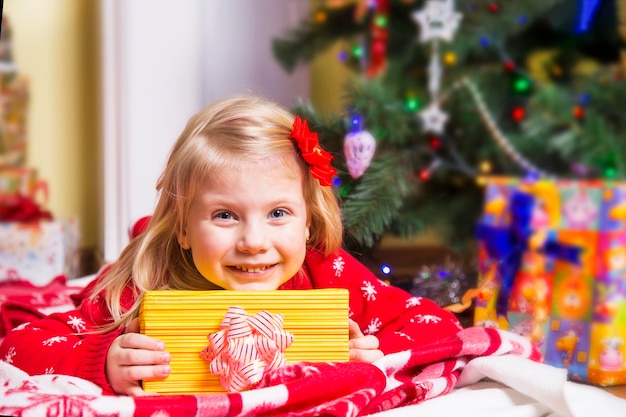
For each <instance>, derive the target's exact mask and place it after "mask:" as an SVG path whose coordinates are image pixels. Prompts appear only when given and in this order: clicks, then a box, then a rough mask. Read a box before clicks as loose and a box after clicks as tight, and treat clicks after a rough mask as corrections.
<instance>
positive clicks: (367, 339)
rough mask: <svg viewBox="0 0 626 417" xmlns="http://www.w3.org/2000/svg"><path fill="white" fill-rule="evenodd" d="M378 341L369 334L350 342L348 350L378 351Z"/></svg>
mask: <svg viewBox="0 0 626 417" xmlns="http://www.w3.org/2000/svg"><path fill="white" fill-rule="evenodd" d="M379 344H380V341H379V340H378V338H377V337H376V336H373V335H371V334H369V335H367V336H363V337H359V338H356V339H351V340H350V348H352V349H373V350H375V349H378V346H379Z"/></svg>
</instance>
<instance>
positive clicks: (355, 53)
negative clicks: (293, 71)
mask: <svg viewBox="0 0 626 417" xmlns="http://www.w3.org/2000/svg"><path fill="white" fill-rule="evenodd" d="M332 3H333V4H334V6H343V5H345V4H346V3H347V2H346V1H333V2H332ZM356 3H357V7H356V12H355V16H357V15H358V16H359V17H358V18H360V19H362V18H363V16H364V15H365V14H366V12H367V11H369V12H370V13H372V19H371V25H370V31H371V34H370V35H371V36H370V38H369V42H370V44H369V46H364V45H363V44H362V43H357V44H356V45H353V46H352V48H351V50H350V51H342V52H341V53H340V56H339V59H340V60H341V61H347V60H348V59H350V58H352V59H358V60H359V62H360V63H361V67H362V70H363V73H364V74H366V76H367V77H373V76H375V75H376V74H378V73H379V72H380V71H382V70H383V68H384V60H385V56H384V54H385V50H386V44H385V42H386V40H387V37H388V36H387V35H388V25H389V10H390V7H391V2H390V0H356ZM600 3H601V0H580V1H579V6H578V15H577V19H576V31H577V32H578V33H582V32H586V31H588V30H589V28H590V25H591V22H592V20H593V16H594V14H595V12H596V11H597V9H598V6H599V4H600ZM327 4H330V2H329V3H327ZM465 7H466V12H472V11H474V10H476V7H477V6H476V5H475V4H473V3H471V2H470V3H466V4H465ZM486 7H487V8H488V11H489V12H490V13H492V14H497V13H499V11H500V6H499V5H498V3H496V2H489V3H488V4H487V5H486ZM412 18H413V20H414V21H415V22H416V24H417V25H418V26H419V29H420V30H419V41H420V42H421V43H430V49H431V54H430V62H429V64H428V66H427V71H428V86H427V87H428V88H427V89H428V92H429V95H430V100H429V103H428V104H427V105H426V106H423V105H422V103H421V102H420V100H419V98H418V97H417V96H416V95H415V94H414V93H411V92H409V93H408V94H407V97H406V99H405V102H404V105H405V108H406V109H407V110H409V111H414V112H416V114H417V116H418V118H419V119H420V121H421V125H422V130H423V131H424V133H425V134H426V136H427V137H428V143H429V145H430V147H431V149H432V150H433V151H434V152H432V154H433V159H432V161H431V162H429V163H428V164H427V165H426V166H424V167H422V168H420V169H419V170H418V171H417V172H416V175H417V176H418V178H420V179H421V180H422V181H427V180H428V179H430V178H431V176H432V174H433V173H434V172H435V171H436V170H437V169H440V168H453V169H456V170H458V171H461V172H462V173H464V174H467V175H471V176H473V177H474V178H475V179H476V180H477V181H478V182H479V183H480V182H481V181H482V179H483V178H484V174H487V173H488V171H489V169H490V167H491V164H490V163H489V162H488V161H483V162H482V163H480V165H479V167H478V168H477V169H472V168H470V167H468V166H467V165H466V164H459V163H458V159H459V158H457V161H456V162H457V163H453V162H451V161H444V160H442V159H441V158H439V157H438V156H437V153H438V152H436V151H438V150H439V149H441V147H442V146H443V143H444V142H445V143H446V144H447V146H448V147H451V148H453V144H452V143H451V142H452V141H449V140H446V141H443V140H442V138H441V137H440V135H444V131H445V125H446V123H447V122H448V115H447V114H446V113H445V111H443V110H442V108H441V105H442V104H443V102H444V101H445V99H446V98H447V97H449V95H450V94H451V92H453V91H455V90H458V89H459V88H460V87H465V88H467V90H468V91H469V93H470V96H471V97H472V99H473V101H474V103H475V105H476V107H477V110H478V113H479V115H480V118H481V120H482V121H483V123H484V125H485V127H486V128H487V130H488V132H489V137H490V138H491V139H492V140H493V141H494V143H495V144H496V145H497V146H498V148H499V149H501V150H502V152H503V153H504V154H506V155H507V156H508V157H509V158H510V159H511V160H512V161H513V162H514V163H515V164H517V165H518V166H519V167H520V168H521V169H523V170H524V171H525V172H527V173H528V174H529V175H533V176H553V175H551V174H549V173H548V172H546V171H545V170H542V169H540V168H539V167H537V166H535V165H534V164H532V163H531V162H530V161H528V160H527V159H526V158H524V157H523V156H522V155H521V154H520V153H519V152H518V151H517V150H516V149H515V147H514V146H513V145H512V144H511V142H510V141H509V139H508V138H507V137H506V136H505V135H504V133H503V131H502V129H501V128H500V127H499V125H498V123H497V122H496V119H495V118H494V117H493V115H492V114H491V112H490V111H489V109H488V107H487V104H486V103H485V100H484V99H483V96H482V92H481V90H480V88H479V87H478V86H477V85H476V83H474V82H473V81H472V80H470V79H468V78H466V77H464V78H463V79H461V80H460V81H457V82H455V83H453V85H452V88H451V89H449V90H448V92H446V94H441V93H440V90H441V79H442V76H443V72H444V69H443V66H442V65H441V63H442V62H443V63H444V64H445V65H446V66H451V65H454V64H455V63H456V56H455V54H454V53H453V52H444V53H443V56H441V51H440V49H441V48H440V44H441V42H451V41H452V40H453V39H454V35H455V32H456V31H457V29H458V28H459V26H460V25H461V23H462V18H463V14H462V13H460V12H458V11H457V10H456V8H455V1H454V0H426V1H425V2H424V3H423V7H422V8H421V9H418V10H416V11H415V12H414V13H413V16H412ZM316 19H317V21H318V22H323V21H325V19H326V16H325V13H324V12H323V11H318V13H317V14H316ZM527 22H528V18H527V17H526V16H525V15H520V16H518V23H520V24H525V23H527ZM479 42H480V45H481V46H482V47H484V48H488V47H489V48H494V49H495V50H496V51H497V52H498V53H499V55H500V57H501V60H502V61H503V67H504V70H505V71H506V72H508V73H510V74H512V88H513V91H514V92H515V93H516V94H519V95H523V94H527V93H529V92H530V90H531V89H532V87H533V85H534V84H535V83H533V81H531V78H532V77H531V76H530V75H529V74H527V73H526V72H525V71H524V69H523V68H521V67H519V66H517V65H516V64H515V63H514V62H513V61H512V60H511V59H509V58H508V57H507V56H506V53H505V51H503V50H502V48H500V47H499V46H498V45H497V43H496V42H494V40H493V39H490V38H489V37H488V36H483V37H481V38H480V39H479ZM552 70H553V72H554V73H558V72H559V68H558V66H555V67H554V68H553V69H552ZM561 72H562V70H561ZM584 104H585V102H584V101H582V100H581V101H580V102H578V103H575V105H573V107H572V116H573V117H575V118H576V119H578V120H583V119H584V116H585V109H584ZM510 117H511V119H512V120H513V121H515V122H518V123H521V122H522V121H524V120H525V119H526V117H527V114H526V109H525V107H524V106H523V105H521V104H519V105H515V106H513V107H512V108H511V110H510ZM352 118H353V119H354V120H355V122H354V123H353V125H354V126H362V125H364V122H363V120H362V116H360V115H354V116H352ZM452 153H454V149H452ZM457 156H458V155H457ZM611 172H613V171H611V170H610V169H608V168H607V169H606V170H605V176H607V177H610V174H611ZM336 184H340V181H336Z"/></svg>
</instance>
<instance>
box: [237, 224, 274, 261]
mask: <svg viewBox="0 0 626 417" xmlns="http://www.w3.org/2000/svg"><path fill="white" fill-rule="evenodd" d="M268 233H269V230H267V228H266V227H265V225H264V224H263V223H262V222H255V223H246V225H245V226H244V227H242V228H241V234H240V236H239V238H238V240H237V250H238V251H240V252H247V253H258V252H265V251H266V250H267V249H268V246H269V234H268Z"/></svg>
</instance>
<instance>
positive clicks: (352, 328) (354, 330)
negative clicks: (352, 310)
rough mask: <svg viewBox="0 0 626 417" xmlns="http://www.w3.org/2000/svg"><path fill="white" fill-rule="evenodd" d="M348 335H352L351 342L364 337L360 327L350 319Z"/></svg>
mask: <svg viewBox="0 0 626 417" xmlns="http://www.w3.org/2000/svg"><path fill="white" fill-rule="evenodd" d="M348 334H349V335H350V336H349V337H350V340H352V339H356V338H359V337H363V332H362V331H361V329H360V328H359V325H358V324H357V323H356V321H354V320H352V319H348Z"/></svg>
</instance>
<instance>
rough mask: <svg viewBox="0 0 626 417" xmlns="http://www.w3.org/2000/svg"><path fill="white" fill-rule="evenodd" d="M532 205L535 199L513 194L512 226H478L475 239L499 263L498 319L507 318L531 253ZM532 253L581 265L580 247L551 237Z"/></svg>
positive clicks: (532, 231)
mask: <svg viewBox="0 0 626 417" xmlns="http://www.w3.org/2000/svg"><path fill="white" fill-rule="evenodd" d="M533 204H534V198H533V196H532V195H530V194H527V193H524V192H521V191H514V192H513V195H512V196H511V206H510V214H511V223H510V226H509V227H497V226H493V225H490V224H487V223H479V224H478V227H477V230H476V237H477V239H479V240H482V241H483V242H484V244H485V249H486V251H487V254H488V256H489V257H490V258H491V259H495V260H497V261H498V267H497V272H498V277H499V278H500V282H501V287H500V292H499V294H498V299H497V300H496V312H497V314H498V315H504V316H506V313H507V310H508V304H509V297H510V295H511V290H512V288H513V281H514V279H515V275H516V273H517V271H518V270H519V267H520V265H521V262H522V256H523V254H524V252H525V251H526V250H527V249H529V247H530V244H529V241H530V239H531V238H532V237H533V235H534V234H535V233H536V232H537V231H536V230H533V229H532V228H531V226H530V225H531V219H532V210H533ZM533 249H537V250H538V251H540V252H542V253H544V254H545V255H546V256H550V257H553V258H557V259H561V260H564V261H567V262H571V263H574V264H580V252H581V251H582V248H581V247H579V246H575V245H568V244H565V243H560V242H557V241H556V240H555V239H554V237H553V236H550V235H548V236H547V239H546V240H545V242H543V244H542V245H541V246H540V247H538V248H534V247H533Z"/></svg>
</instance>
